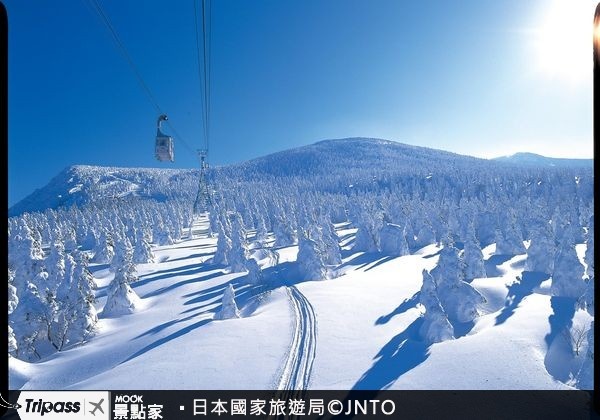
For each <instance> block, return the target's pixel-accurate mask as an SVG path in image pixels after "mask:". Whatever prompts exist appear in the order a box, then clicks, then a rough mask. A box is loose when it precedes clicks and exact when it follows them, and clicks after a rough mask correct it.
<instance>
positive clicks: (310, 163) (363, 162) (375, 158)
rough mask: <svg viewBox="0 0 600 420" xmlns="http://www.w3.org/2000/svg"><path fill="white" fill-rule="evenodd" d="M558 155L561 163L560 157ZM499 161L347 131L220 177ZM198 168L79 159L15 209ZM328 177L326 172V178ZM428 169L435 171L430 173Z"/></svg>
mask: <svg viewBox="0 0 600 420" xmlns="http://www.w3.org/2000/svg"><path fill="white" fill-rule="evenodd" d="M497 161H498V162H514V163H526V164H529V165H538V164H539V166H547V167H553V166H561V167H562V166H571V165H570V164H569V163H570V162H576V163H577V162H578V163H577V164H574V165H573V166H575V167H576V168H581V169H584V170H585V169H591V168H592V166H591V162H592V161H591V160H589V161H588V160H581V162H580V161H579V160H569V159H564V160H563V159H552V158H544V157H542V156H537V155H531V154H517V155H514V156H513V157H508V158H498V159H497ZM554 162H556V163H554ZM497 166H498V164H497V162H496V161H494V160H492V161H490V160H485V159H478V158H474V157H470V156H464V155H458V154H455V153H450V152H446V151H441V150H436V149H430V148H426V147H419V146H411V145H406V144H402V143H397V142H393V141H389V140H381V139H367V138H348V139H336V140H324V141H320V142H317V143H315V144H312V145H308V146H303V147H298V148H295V149H290V150H285V151H282V152H277V153H273V154H270V155H267V156H264V157H261V158H257V159H253V160H249V161H247V162H243V163H240V164H234V165H229V166H224V167H217V168H215V169H214V170H212V173H211V176H212V177H214V178H219V177H220V178H221V179H222V178H225V179H227V180H233V179H238V180H239V179H243V180H246V181H248V180H252V181H254V180H260V179H261V178H264V177H265V176H269V177H272V176H276V177H285V178H290V177H296V178H299V179H303V180H305V181H311V182H313V181H316V180H320V182H315V183H316V184H319V188H322V189H324V190H327V189H329V190H337V189H339V188H342V187H346V188H348V187H350V186H352V187H351V188H355V189H359V188H363V189H364V188H370V185H372V184H373V182H376V183H377V184H378V185H383V184H389V183H392V182H395V181H397V180H400V179H402V178H405V177H406V175H407V174H411V175H413V174H415V173H419V174H420V175H422V176H423V179H430V178H431V177H433V176H434V174H442V173H446V172H449V173H450V174H452V173H454V172H456V171H461V172H463V173H464V174H465V175H466V174H474V173H480V172H482V171H484V169H486V168H494V167H497ZM197 176H198V172H197V170H193V169H151V168H116V167H99V166H86V165H77V166H72V167H69V168H66V169H65V170H63V171H62V172H61V173H59V174H58V175H57V176H56V177H54V178H53V179H52V180H51V181H50V182H49V183H48V184H47V185H46V186H44V187H43V188H40V189H38V190H36V191H34V192H33V193H32V194H30V195H29V196H27V197H26V198H24V199H23V200H21V201H20V202H18V203H16V204H15V205H13V206H12V207H11V208H10V209H9V216H17V215H19V214H22V213H24V212H32V211H43V210H45V209H47V208H51V209H56V208H58V207H69V206H71V205H82V204H86V203H90V202H98V201H102V200H106V199H107V200H114V199H117V198H119V199H123V198H125V197H138V198H142V199H153V200H157V201H164V200H166V199H180V198H181V199H184V200H190V199H193V196H194V194H195V189H196V186H197ZM324 177H327V179H324ZM427 177H429V178H427Z"/></svg>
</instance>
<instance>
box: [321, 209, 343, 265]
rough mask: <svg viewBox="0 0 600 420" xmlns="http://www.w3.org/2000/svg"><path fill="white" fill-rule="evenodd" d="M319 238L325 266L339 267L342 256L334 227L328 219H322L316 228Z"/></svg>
mask: <svg viewBox="0 0 600 420" xmlns="http://www.w3.org/2000/svg"><path fill="white" fill-rule="evenodd" d="M316 230H317V231H318V234H319V237H320V245H321V252H322V254H323V262H324V263H325V264H327V265H339V264H341V263H342V254H341V248H340V243H339V238H338V236H337V233H336V232H335V227H334V226H333V223H331V220H330V219H329V218H328V217H322V218H321V220H320V224H319V226H316Z"/></svg>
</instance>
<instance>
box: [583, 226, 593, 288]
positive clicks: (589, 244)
mask: <svg viewBox="0 0 600 420" xmlns="http://www.w3.org/2000/svg"><path fill="white" fill-rule="evenodd" d="M585 245H586V248H585V255H584V258H583V261H584V262H585V263H586V265H587V267H586V269H585V274H586V275H587V276H588V278H590V279H593V278H594V215H592V216H591V217H590V220H589V223H588V231H587V238H586V241H585Z"/></svg>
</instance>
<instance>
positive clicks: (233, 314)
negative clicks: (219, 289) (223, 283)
mask: <svg viewBox="0 0 600 420" xmlns="http://www.w3.org/2000/svg"><path fill="white" fill-rule="evenodd" d="M239 317H240V310H239V309H238V307H237V304H236V303H235V290H234V288H233V285H231V284H229V285H228V286H227V287H226V288H225V291H224V292H223V298H222V299H221V309H220V310H219V312H217V313H216V314H215V319H219V320H223V319H231V318H239Z"/></svg>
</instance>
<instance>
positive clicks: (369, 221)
mask: <svg viewBox="0 0 600 420" xmlns="http://www.w3.org/2000/svg"><path fill="white" fill-rule="evenodd" d="M355 225H356V226H357V230H356V237H355V238H354V247H353V248H352V249H353V250H354V251H364V252H378V251H379V240H378V235H379V229H380V226H381V221H380V220H379V219H378V215H377V214H375V215H372V214H368V213H366V212H363V213H362V215H361V217H360V219H359V220H357V221H356V222H355Z"/></svg>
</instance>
